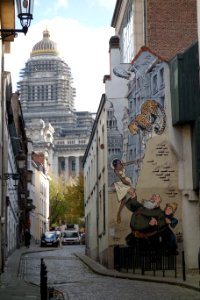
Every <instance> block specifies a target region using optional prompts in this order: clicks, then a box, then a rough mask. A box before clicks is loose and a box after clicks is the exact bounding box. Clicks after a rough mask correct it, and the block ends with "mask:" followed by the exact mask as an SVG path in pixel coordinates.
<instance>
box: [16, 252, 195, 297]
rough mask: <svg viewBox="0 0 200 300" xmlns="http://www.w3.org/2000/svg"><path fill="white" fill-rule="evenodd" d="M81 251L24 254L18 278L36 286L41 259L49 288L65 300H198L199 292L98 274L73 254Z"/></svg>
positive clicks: (38, 280) (38, 279)
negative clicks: (60, 293)
mask: <svg viewBox="0 0 200 300" xmlns="http://www.w3.org/2000/svg"><path fill="white" fill-rule="evenodd" d="M84 250H85V248H84V246H62V247H60V248H58V249H56V250H53V251H45V252H37V253H30V254H26V255H24V256H23V259H22V260H21V266H20V276H21V277H23V278H24V280H26V281H27V282H31V283H33V284H36V285H39V282H40V261H41V258H44V261H45V264H46V266H47V271H48V286H50V287H54V288H55V289H57V290H59V291H62V292H63V293H64V296H65V299H80V300H85V299H88V300H93V299H95V300H96V299H97V300H98V299H99V300H104V299H105V300H107V299H113V300H118V299H120V300H121V299H125V300H129V299H137V300H145V299H148V300H151V299H152V300H160V299H162V300H165V299H167V300H179V299H180V300H189V299H192V300H199V299H200V295H199V292H197V291H194V290H190V289H187V288H183V287H178V286H173V285H168V284H161V283H151V282H145V281H135V280H129V279H119V278H113V277H108V276H101V275H97V274H95V273H93V272H92V271H91V270H90V269H89V268H88V267H87V266H86V265H85V264H84V263H83V262H81V261H80V260H79V258H78V257H77V256H76V255H75V254H76V253H82V254H84Z"/></svg>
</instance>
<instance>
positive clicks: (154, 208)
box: [107, 51, 178, 254]
mask: <svg viewBox="0 0 200 300" xmlns="http://www.w3.org/2000/svg"><path fill="white" fill-rule="evenodd" d="M155 61H156V58H155V56H154V55H153V54H151V53H149V52H148V51H144V52H141V54H140V55H139V56H137V61H135V62H133V65H132V69H133V70H134V72H135V74H137V72H138V74H139V76H138V77H137V78H136V76H135V77H134V78H133V81H132V83H130V87H131V89H132V94H129V98H130V99H129V100H128V103H127V106H125V107H122V103H123V102H122V101H119V102H117V100H116V99H115V100H114V101H108V102H109V109H108V121H107V122H108V124H109V126H108V129H112V130H110V131H109V130H108V158H109V166H108V169H109V171H108V184H109V186H110V189H111V190H112V191H113V192H115V193H116V199H117V201H118V203H119V209H118V211H117V215H116V217H115V220H116V224H121V222H122V219H121V212H122V210H123V208H124V207H126V208H127V209H128V210H129V211H130V212H131V218H130V234H128V236H127V237H126V243H127V244H128V245H135V244H136V243H138V241H140V245H142V246H144V247H145V248H149V247H154V248H155V247H156V248H157V247H161V248H163V249H168V250H170V251H172V252H173V253H175V254H176V253H177V241H176V236H175V234H174V232H173V229H174V228H175V227H176V226H177V224H178V219H177V218H176V217H175V213H176V211H177V207H178V205H177V203H176V202H169V203H167V204H166V206H165V208H164V209H161V207H160V204H161V202H162V199H161V196H160V195H159V194H152V195H149V198H148V199H141V200H139V201H138V199H137V181H138V178H139V175H140V170H141V166H142V164H143V160H144V157H145V151H146V147H147V143H148V141H149V140H150V139H152V138H154V137H155V136H161V135H162V134H163V133H164V132H165V129H166V114H165V107H164V97H163V96H162V97H158V98H156V97H155V96H154V97H151V93H150V91H151V86H152V82H153V84H154V86H155V84H156V88H155V90H156V91H159V82H160V87H161V89H163V87H164V84H163V78H161V79H158V78H157V77H156V76H157V74H160V76H161V77H163V66H162V63H160V64H159V63H158V66H156V67H155V72H157V73H155V74H156V76H154V75H155V74H154V73H153V71H152V70H151V76H152V78H153V79H152V80H151V79H150V77H149V74H148V71H146V70H150V68H151V66H152V65H153V62H155ZM114 74H115V75H116V76H118V75H117V74H116V72H115V73H114ZM120 74H121V73H120ZM118 77H122V76H118ZM123 78H124V79H127V78H126V77H123ZM128 78H129V79H130V74H129V76H128ZM153 80H154V81H153ZM159 80H160V81H159ZM134 89H135V91H134ZM137 90H140V94H139V96H138V93H137ZM154 94H155V91H154ZM160 95H164V93H160ZM123 112H124V113H123ZM111 116H112V119H111ZM119 116H121V117H119ZM111 124H112V126H113V125H114V127H113V128H111ZM117 132H118V133H119V134H118V137H120V142H119V140H118V143H117V144H116V136H117ZM114 145H115V147H114ZM155 147H156V146H155ZM154 164H156V162H154ZM155 192H156V191H155Z"/></svg>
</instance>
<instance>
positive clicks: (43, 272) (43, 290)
mask: <svg viewBox="0 0 200 300" xmlns="http://www.w3.org/2000/svg"><path fill="white" fill-rule="evenodd" d="M40 296H41V300H47V267H46V265H45V263H44V259H43V258H41V267H40Z"/></svg>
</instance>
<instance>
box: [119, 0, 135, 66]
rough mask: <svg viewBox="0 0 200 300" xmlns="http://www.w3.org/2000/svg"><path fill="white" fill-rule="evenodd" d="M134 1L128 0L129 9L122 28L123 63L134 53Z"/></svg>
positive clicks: (129, 59)
mask: <svg viewBox="0 0 200 300" xmlns="http://www.w3.org/2000/svg"><path fill="white" fill-rule="evenodd" d="M132 2H133V1H131V0H129V2H128V5H127V11H126V13H125V14H124V18H123V21H122V27H121V29H120V49H121V59H122V62H123V63H129V62H130V61H131V60H132V58H133V53H134V46H133V45H134V41H133V39H134V35H133V11H132V5H133V4H132Z"/></svg>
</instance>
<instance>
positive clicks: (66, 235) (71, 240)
mask: <svg viewBox="0 0 200 300" xmlns="http://www.w3.org/2000/svg"><path fill="white" fill-rule="evenodd" d="M61 235H62V244H63V245H67V244H75V245H79V244H80V235H79V232H78V231H74V230H66V231H63V232H62V234H61Z"/></svg>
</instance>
